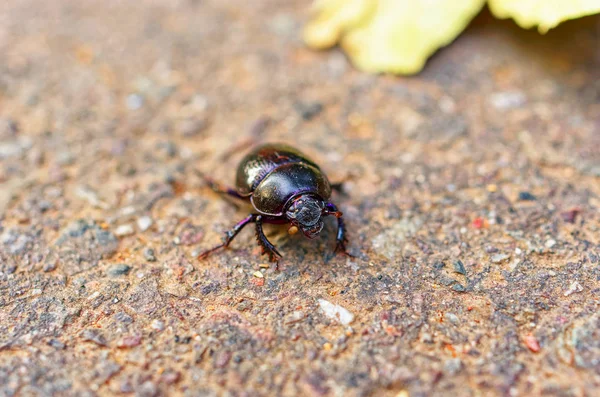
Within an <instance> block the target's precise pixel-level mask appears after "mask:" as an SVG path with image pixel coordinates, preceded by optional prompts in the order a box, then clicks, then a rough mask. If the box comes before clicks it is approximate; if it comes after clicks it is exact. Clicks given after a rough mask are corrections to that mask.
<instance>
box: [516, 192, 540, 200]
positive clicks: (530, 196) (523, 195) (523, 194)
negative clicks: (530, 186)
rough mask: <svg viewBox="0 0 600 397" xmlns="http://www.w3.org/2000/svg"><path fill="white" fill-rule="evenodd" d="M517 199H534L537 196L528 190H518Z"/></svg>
mask: <svg viewBox="0 0 600 397" xmlns="http://www.w3.org/2000/svg"><path fill="white" fill-rule="evenodd" d="M519 200H520V201H535V200H537V197H535V196H534V195H533V194H531V193H529V192H519Z"/></svg>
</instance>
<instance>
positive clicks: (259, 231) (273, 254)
mask: <svg viewBox="0 0 600 397" xmlns="http://www.w3.org/2000/svg"><path fill="white" fill-rule="evenodd" d="M255 222H256V241H258V244H259V245H260V246H261V247H262V253H263V254H267V255H269V260H270V261H271V262H275V261H276V260H277V259H278V257H279V258H281V256H282V255H281V254H280V253H279V251H277V248H275V246H274V245H273V244H271V242H270V241H269V240H268V239H267V236H265V233H264V232H263V228H262V222H263V220H262V216H260V215H259V216H257V217H256V221H255Z"/></svg>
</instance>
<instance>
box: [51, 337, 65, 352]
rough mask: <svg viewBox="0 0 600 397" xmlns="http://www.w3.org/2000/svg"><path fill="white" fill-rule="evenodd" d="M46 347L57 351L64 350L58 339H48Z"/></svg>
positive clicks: (63, 345)
mask: <svg viewBox="0 0 600 397" xmlns="http://www.w3.org/2000/svg"><path fill="white" fill-rule="evenodd" d="M48 345H49V346H52V347H53V348H55V349H58V350H62V349H64V348H65V344H64V343H62V342H61V341H59V340H58V339H50V340H49V341H48Z"/></svg>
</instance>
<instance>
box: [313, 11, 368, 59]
mask: <svg viewBox="0 0 600 397" xmlns="http://www.w3.org/2000/svg"><path fill="white" fill-rule="evenodd" d="M375 5H376V1H372V0H317V1H315V4H314V12H315V13H316V14H317V15H316V17H315V18H313V19H312V20H311V21H310V22H309V23H308V24H307V25H306V26H305V28H304V42H305V43H306V44H307V45H308V46H309V47H312V48H316V49H324V48H329V47H333V46H334V45H336V44H337V42H338V41H339V40H340V38H341V36H342V34H343V33H344V32H345V31H347V30H348V29H350V28H351V27H353V26H355V25H357V24H360V23H361V22H362V21H363V20H365V19H368V18H369V14H370V13H371V11H372V10H373V9H374V6H375Z"/></svg>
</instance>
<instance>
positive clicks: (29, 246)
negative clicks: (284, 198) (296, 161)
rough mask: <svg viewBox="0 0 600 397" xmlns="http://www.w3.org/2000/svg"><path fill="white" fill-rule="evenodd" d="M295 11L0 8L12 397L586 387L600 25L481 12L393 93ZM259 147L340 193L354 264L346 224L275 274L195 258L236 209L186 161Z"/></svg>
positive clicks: (598, 195)
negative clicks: (303, 157) (306, 28)
mask: <svg viewBox="0 0 600 397" xmlns="http://www.w3.org/2000/svg"><path fill="white" fill-rule="evenodd" d="M307 17H308V10H307V2H303V1H286V2H281V1H279V2H278V1H274V0H271V1H269V0H264V1H263V0H260V1H259V0H255V1H254V0H253V1H242V0H231V1H218V0H207V1H203V0H196V1H192V0H190V1H183V0H181V1H158V0H145V1H116V0H108V1H92V0H89V1H76V0H60V1H58V0H57V1H46V2H42V1H32V0H5V1H2V2H1V4H0V59H1V62H0V217H1V218H0V395H1V396H12V395H26V396H29V395H40V396H41V395H51V394H55V395H78V396H88V395H90V396H92V395H113V394H116V393H126V394H131V393H135V394H137V395H140V396H154V395H166V394H169V395H186V396H188V395H189V396H213V395H214V396H217V395H219V396H220V395H229V396H258V395H299V394H301V395H306V396H309V395H310V396H319V395H322V396H370V395H373V396H375V395H376V396H398V397H400V396H407V395H408V396H425V395H440V396H442V395H443V396H447V395H450V394H453V395H465V396H483V395H485V396H491V395H499V396H505V395H523V396H525V395H528V396H530V395H545V396H583V395H593V394H595V393H596V392H597V390H598V387H600V316H599V314H598V309H599V307H598V304H599V298H598V293H599V291H600V230H599V225H600V215H599V211H598V209H599V207H600V183H599V178H600V149H599V148H600V127H599V126H600V39H599V35H600V27H599V26H600V19H599V18H598V17H590V18H586V19H583V20H579V21H574V22H569V23H566V24H565V25H563V26H561V27H560V28H558V29H556V30H554V31H551V32H550V33H549V34H547V35H546V36H540V35H538V34H537V33H536V32H534V31H523V30H520V29H518V28H517V27H516V26H514V24H513V23H512V22H510V21H497V20H494V19H492V18H491V17H489V15H488V14H486V13H484V15H482V16H480V17H478V19H477V20H476V21H475V23H474V24H473V25H472V26H471V27H470V28H469V29H468V31H467V32H465V34H464V35H462V36H461V37H460V38H459V39H458V40H457V41H456V42H455V43H454V44H452V45H451V46H450V47H448V48H446V49H445V50H444V51H442V52H440V53H439V54H437V55H435V56H434V58H433V59H431V61H430V63H429V64H428V66H427V67H426V69H425V70H424V71H423V73H421V74H420V75H419V76H418V77H413V78H397V77H389V76H370V75H366V74H362V73H359V72H357V71H355V70H354V69H353V68H352V67H351V66H350V65H349V64H348V62H347V60H346V58H345V57H344V55H343V53H341V52H340V51H338V50H333V51H328V52H312V51H309V50H307V49H306V48H304V46H303V44H302V42H301V41H300V39H299V37H300V31H301V27H302V24H303V22H304V21H305V20H306V18H307ZM264 141H285V142H288V143H292V144H294V145H295V146H297V147H299V148H301V149H302V150H304V151H305V152H307V153H308V154H309V155H310V156H311V157H312V158H313V159H315V160H316V161H317V162H318V163H320V164H321V165H322V167H323V168H324V169H325V170H326V171H327V173H328V175H329V177H330V179H331V180H334V181H345V194H344V195H336V196H335V200H336V202H337V203H338V205H339V206H340V208H341V209H342V210H343V211H344V213H345V215H346V217H347V224H348V226H349V237H350V243H349V249H350V251H351V252H352V253H353V254H355V255H356V256H357V257H356V258H354V259H348V258H346V257H342V256H335V255H333V252H332V251H333V247H334V238H335V237H334V236H335V227H334V223H333V222H332V223H331V224H328V225H327V227H326V229H325V231H324V232H323V233H322V237H321V238H319V239H317V240H312V241H309V240H307V239H304V238H303V237H301V236H299V235H296V236H293V237H289V236H288V235H287V234H286V233H285V229H282V228H277V227H270V228H269V229H268V233H269V236H270V239H271V240H272V241H273V242H274V243H275V244H276V245H277V246H278V247H279V250H280V251H281V252H282V254H283V255H284V258H283V260H281V261H280V263H279V269H275V267H274V266H273V264H271V265H270V266H269V264H268V262H267V261H266V258H265V257H261V256H260V251H259V249H258V248H257V247H256V244H255V241H254V236H253V232H252V231H251V230H248V231H244V232H243V233H242V234H241V235H240V237H239V238H238V239H237V240H236V241H235V243H234V244H232V247H231V249H229V250H226V251H223V252H220V253H217V254H215V255H213V256H212V257H210V258H208V259H207V260H204V261H199V260H197V259H194V255H195V254H197V253H198V252H200V251H201V250H202V249H204V248H208V247H210V246H212V245H214V244H216V243H218V242H219V241H220V238H221V236H222V232H223V231H224V230H226V229H227V228H229V227H231V226H232V225H233V224H234V223H235V222H237V221H238V220H240V219H241V218H242V217H243V216H245V215H246V214H247V213H248V209H247V208H244V207H239V206H237V207H236V206H235V205H232V203H231V202H228V201H225V200H223V199H222V198H220V197H219V196H218V195H216V194H214V193H212V192H211V191H209V190H208V189H206V188H205V187H203V185H202V182H201V181H200V179H199V178H198V176H197V174H196V173H195V172H194V170H195V169H198V170H201V171H202V172H206V173H209V174H211V175H213V176H215V177H216V178H219V179H220V180H223V181H224V182H227V183H229V182H232V181H233V178H234V173H235V167H236V163H237V162H238V161H239V159H240V157H241V156H242V155H243V152H244V150H246V149H247V148H248V146H249V145H251V144H252V143H254V142H264ZM324 301H326V302H329V303H331V304H333V305H339V306H341V307H342V308H344V309H345V310H347V311H348V312H349V313H351V315H350V314H348V313H345V312H344V313H345V315H344V317H342V319H344V320H349V319H350V317H351V316H353V321H352V322H350V323H349V324H348V323H347V324H341V323H340V319H338V318H336V317H335V316H334V315H333V314H332V313H331V312H327V311H326V310H323V308H322V307H321V306H324V307H325V308H330V309H331V307H332V306H331V305H328V304H327V303H323V302H324ZM340 310H341V309H340ZM345 322H347V321H345Z"/></svg>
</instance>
